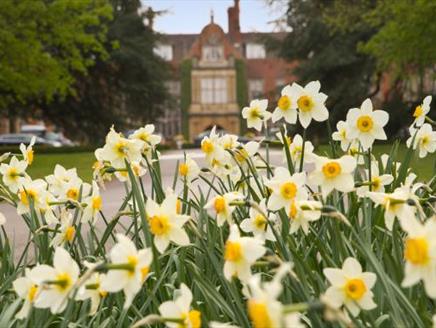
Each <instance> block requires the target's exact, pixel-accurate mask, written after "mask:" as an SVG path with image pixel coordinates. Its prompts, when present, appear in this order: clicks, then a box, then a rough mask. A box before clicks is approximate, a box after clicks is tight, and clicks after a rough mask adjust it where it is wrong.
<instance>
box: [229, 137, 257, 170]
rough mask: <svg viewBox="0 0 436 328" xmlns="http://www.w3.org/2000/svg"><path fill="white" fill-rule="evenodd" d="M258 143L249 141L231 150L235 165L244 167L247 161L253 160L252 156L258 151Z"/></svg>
mask: <svg viewBox="0 0 436 328" xmlns="http://www.w3.org/2000/svg"><path fill="white" fill-rule="evenodd" d="M259 148H260V142H256V141H249V142H247V143H246V144H244V145H240V146H239V147H237V148H235V149H234V150H233V158H234V159H235V161H236V162H237V164H239V165H241V166H243V167H246V166H247V161H248V160H249V159H251V160H254V155H256V153H257V152H258V151H259Z"/></svg>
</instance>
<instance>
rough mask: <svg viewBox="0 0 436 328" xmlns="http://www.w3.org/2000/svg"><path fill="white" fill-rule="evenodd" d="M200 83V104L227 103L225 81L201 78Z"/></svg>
mask: <svg viewBox="0 0 436 328" xmlns="http://www.w3.org/2000/svg"><path fill="white" fill-rule="evenodd" d="M200 83H201V103H202V104H224V103H226V102H227V81H226V79H224V78H203V79H201V82H200Z"/></svg>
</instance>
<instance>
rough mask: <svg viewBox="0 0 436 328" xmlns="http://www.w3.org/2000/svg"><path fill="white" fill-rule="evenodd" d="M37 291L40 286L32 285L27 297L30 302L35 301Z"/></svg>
mask: <svg viewBox="0 0 436 328" xmlns="http://www.w3.org/2000/svg"><path fill="white" fill-rule="evenodd" d="M37 292H38V286H37V285H32V286H30V288H29V291H28V292H27V299H28V300H29V301H30V302H33V300H34V299H35V296H36V293H37Z"/></svg>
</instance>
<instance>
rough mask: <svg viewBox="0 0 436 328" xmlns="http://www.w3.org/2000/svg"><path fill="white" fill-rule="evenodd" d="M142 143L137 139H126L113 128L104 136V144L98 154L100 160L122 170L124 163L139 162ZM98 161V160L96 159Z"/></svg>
mask: <svg viewBox="0 0 436 328" xmlns="http://www.w3.org/2000/svg"><path fill="white" fill-rule="evenodd" d="M143 148H144V141H142V140H139V139H126V138H124V137H122V136H121V135H120V134H119V133H117V132H115V130H114V129H113V128H111V130H110V131H109V133H108V134H107V136H106V144H105V145H104V147H103V148H102V150H101V151H100V152H99V156H100V157H101V159H103V160H105V161H108V162H110V164H111V165H112V166H113V167H115V168H124V167H125V161H126V160H127V161H129V162H133V161H136V162H140V161H141V160H142V150H143ZM97 159H99V160H100V158H97Z"/></svg>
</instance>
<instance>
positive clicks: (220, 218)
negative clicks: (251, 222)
mask: <svg viewBox="0 0 436 328" xmlns="http://www.w3.org/2000/svg"><path fill="white" fill-rule="evenodd" d="M242 199H243V195H242V194H240V193H239V192H229V193H225V194H224V195H217V196H215V197H213V198H212V199H211V200H210V201H209V202H208V203H207V204H206V205H205V206H204V208H205V209H209V210H211V211H212V212H214V213H215V214H216V219H217V224H218V226H219V227H220V226H222V225H223V224H224V223H225V222H227V223H229V224H232V223H233V219H232V213H233V210H234V208H235V205H232V204H231V203H232V202H235V201H241V200H242Z"/></svg>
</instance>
